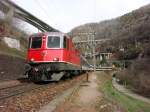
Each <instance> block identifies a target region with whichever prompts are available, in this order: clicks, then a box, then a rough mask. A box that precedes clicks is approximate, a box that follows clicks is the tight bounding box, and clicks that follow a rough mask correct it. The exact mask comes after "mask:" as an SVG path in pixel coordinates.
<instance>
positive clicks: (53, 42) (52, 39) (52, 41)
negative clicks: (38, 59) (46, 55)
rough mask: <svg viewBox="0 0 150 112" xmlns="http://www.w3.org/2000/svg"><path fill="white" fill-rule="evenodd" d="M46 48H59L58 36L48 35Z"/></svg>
mask: <svg viewBox="0 0 150 112" xmlns="http://www.w3.org/2000/svg"><path fill="white" fill-rule="evenodd" d="M47 47H48V48H60V37H57V36H49V37H48V41H47Z"/></svg>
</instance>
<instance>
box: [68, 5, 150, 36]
mask: <svg viewBox="0 0 150 112" xmlns="http://www.w3.org/2000/svg"><path fill="white" fill-rule="evenodd" d="M149 29H150V4H149V5H147V6H144V7H141V8H140V9H138V10H135V11H132V12H130V13H128V14H125V15H123V16H121V17H118V18H115V19H112V20H106V21H102V22H99V23H88V24H85V25H81V26H78V27H76V28H74V29H72V30H71V32H70V33H71V34H77V33H78V32H90V31H95V32H96V39H99V38H112V39H122V38H135V37H136V38H143V37H145V36H147V35H149V34H150V30H149Z"/></svg>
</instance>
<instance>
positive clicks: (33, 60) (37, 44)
mask: <svg viewBox="0 0 150 112" xmlns="http://www.w3.org/2000/svg"><path fill="white" fill-rule="evenodd" d="M88 66H89V64H88V62H87V61H86V59H84V58H83V56H81V54H80V52H79V51H78V50H77V49H75V47H74V44H73V42H72V39H71V38H70V37H69V36H67V35H66V34H64V33H61V32H44V33H36V34H33V35H31V36H30V37H29V43H28V52H27V59H26V64H25V75H27V76H28V78H29V79H30V80H31V81H33V82H39V81H59V80H60V79H61V78H62V77H63V76H66V77H67V76H72V75H76V74H80V73H81V72H84V71H86V70H87V67H88Z"/></svg>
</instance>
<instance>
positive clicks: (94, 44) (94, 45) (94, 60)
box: [92, 32, 96, 72]
mask: <svg viewBox="0 0 150 112" xmlns="http://www.w3.org/2000/svg"><path fill="white" fill-rule="evenodd" d="M92 40H93V65H94V72H95V71H96V56H95V55H96V53H95V47H96V43H95V32H93V38H92Z"/></svg>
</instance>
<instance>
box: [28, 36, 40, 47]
mask: <svg viewBox="0 0 150 112" xmlns="http://www.w3.org/2000/svg"><path fill="white" fill-rule="evenodd" d="M30 44H31V45H30V46H31V48H33V49H37V48H41V47H42V37H33V38H32V39H31V41H30Z"/></svg>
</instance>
